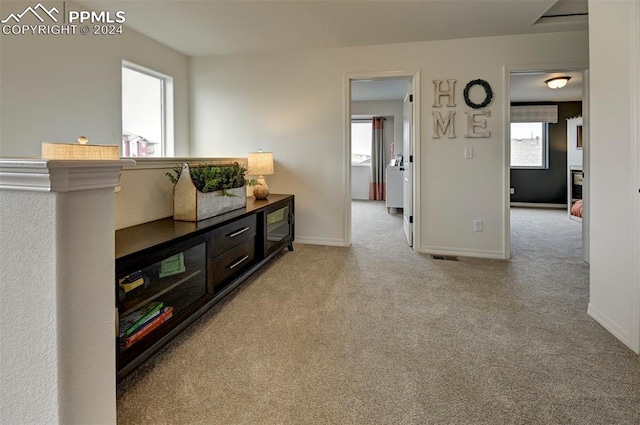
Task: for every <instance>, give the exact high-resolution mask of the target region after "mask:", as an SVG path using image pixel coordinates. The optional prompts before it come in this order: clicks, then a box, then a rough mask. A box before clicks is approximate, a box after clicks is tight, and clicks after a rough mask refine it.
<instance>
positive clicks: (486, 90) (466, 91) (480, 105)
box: [464, 80, 493, 109]
mask: <svg viewBox="0 0 640 425" xmlns="http://www.w3.org/2000/svg"><path fill="white" fill-rule="evenodd" d="M475 85H478V86H482V88H483V89H484V93H485V98H484V102H482V103H473V102H472V101H471V99H469V90H471V87H473V86H475ZM492 99H493V90H491V86H490V85H489V83H487V82H486V81H485V80H473V81H469V83H468V84H467V85H466V86H465V88H464V103H466V104H467V106H469V107H470V108H473V109H481V108H484V107H485V106H487V105H488V104H490V103H491V100H492Z"/></svg>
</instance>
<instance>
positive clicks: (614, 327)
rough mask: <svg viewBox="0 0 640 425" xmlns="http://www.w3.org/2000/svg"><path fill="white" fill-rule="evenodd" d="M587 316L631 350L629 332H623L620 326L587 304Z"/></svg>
mask: <svg viewBox="0 0 640 425" xmlns="http://www.w3.org/2000/svg"><path fill="white" fill-rule="evenodd" d="M587 314H588V315H589V316H591V317H592V318H593V319H594V320H595V321H596V322H598V323H599V324H600V325H601V326H602V327H603V328H605V329H606V330H608V331H609V332H611V334H612V335H613V336H615V337H616V338H618V339H619V340H620V341H621V342H622V343H623V344H624V345H626V346H627V347H629V348H631V349H632V350H633V347H632V346H631V335H629V332H627V331H625V330H624V329H623V328H622V326H620V325H618V324H617V323H616V322H615V321H613V320H612V319H611V318H609V317H608V316H607V315H606V314H604V313H603V312H601V311H600V310H598V309H597V308H596V307H594V306H593V304H591V303H589V306H588V307H587Z"/></svg>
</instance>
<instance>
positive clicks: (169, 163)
mask: <svg viewBox="0 0 640 425" xmlns="http://www.w3.org/2000/svg"><path fill="white" fill-rule="evenodd" d="M131 159H132V160H133V159H134V158H133V157H131ZM185 162H188V163H190V164H193V163H216V164H225V163H232V162H239V163H244V164H246V163H247V158H246V157H238V158H194V157H180V158H155V157H154V158H146V157H145V158H143V157H136V158H135V161H134V163H133V164H130V165H126V166H124V167H122V169H123V170H134V171H135V170H149V169H164V168H173V167H175V166H176V165H180V164H183V163H185Z"/></svg>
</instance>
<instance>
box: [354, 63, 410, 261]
mask: <svg viewBox="0 0 640 425" xmlns="http://www.w3.org/2000/svg"><path fill="white" fill-rule="evenodd" d="M389 78H407V79H411V82H412V87H413V93H412V94H413V99H414V101H413V117H414V119H413V249H414V251H417V249H416V247H419V246H420V240H421V238H420V230H421V226H420V217H421V215H420V212H421V205H420V199H421V196H420V190H419V189H420V185H419V182H420V168H421V165H420V144H421V143H420V102H421V98H422V96H421V92H420V71H415V72H405V71H379V72H347V73H345V75H344V83H343V84H344V111H343V112H344V113H343V128H344V140H343V152H344V159H343V167H344V169H343V170H344V180H345V183H346V186H345V191H344V201H343V202H344V246H351V125H350V124H351V81H353V80H381V79H389Z"/></svg>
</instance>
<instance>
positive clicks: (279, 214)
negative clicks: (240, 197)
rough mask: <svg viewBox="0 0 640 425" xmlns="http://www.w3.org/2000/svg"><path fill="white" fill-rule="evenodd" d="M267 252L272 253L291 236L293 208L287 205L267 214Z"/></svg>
mask: <svg viewBox="0 0 640 425" xmlns="http://www.w3.org/2000/svg"><path fill="white" fill-rule="evenodd" d="M266 230H267V231H266V237H267V240H266V246H265V248H266V252H267V253H271V252H272V251H273V250H274V249H276V248H277V247H278V246H281V242H282V241H284V240H286V239H288V238H289V237H290V236H291V208H290V207H289V205H285V206H283V207H281V208H278V209H276V210H273V211H271V212H268V213H267V217H266Z"/></svg>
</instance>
